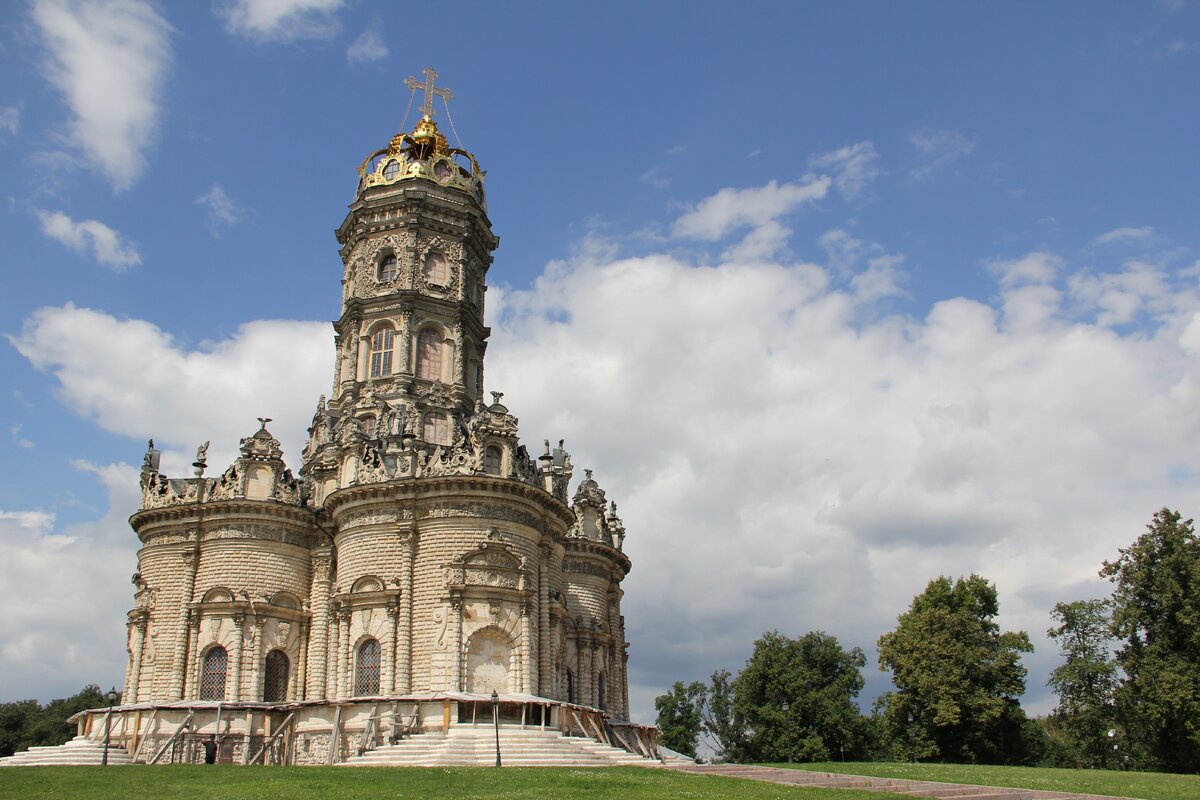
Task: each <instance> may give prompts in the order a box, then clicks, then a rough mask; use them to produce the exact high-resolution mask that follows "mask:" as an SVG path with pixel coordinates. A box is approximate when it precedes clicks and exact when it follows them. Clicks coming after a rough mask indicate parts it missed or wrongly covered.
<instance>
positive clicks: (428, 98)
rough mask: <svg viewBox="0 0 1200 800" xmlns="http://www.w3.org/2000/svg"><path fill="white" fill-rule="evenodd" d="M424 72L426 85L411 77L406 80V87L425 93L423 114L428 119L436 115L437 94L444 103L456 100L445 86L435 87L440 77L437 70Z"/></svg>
mask: <svg viewBox="0 0 1200 800" xmlns="http://www.w3.org/2000/svg"><path fill="white" fill-rule="evenodd" d="M422 71H423V72H424V73H425V82H424V83H421V82H420V81H419V80H417V79H416V78H414V77H412V76H411V75H410V76H409V77H407V78H405V79H404V85H405V86H407V87H408V88H409V89H412V90H413V91H414V92H415V91H416V90H417V89H420V90H422V91H424V92H425V102H424V103H422V104H421V114H422V115H423V116H426V117H432V116H433V114H434V111H433V96H434V95H435V94H436V95H438V96H439V97H441V98H442V101H443V102H449V101H451V100H453V99H454V95H452V94H451V93H450V90H449V89H447V88H445V87H444V86H443V87H441V88H438V87H436V86H434V85H433V82H434V80H435V79H436V78H437V76H438V74H437V70H435V69H434V68H433V67H426V68H425V69H424V70H422Z"/></svg>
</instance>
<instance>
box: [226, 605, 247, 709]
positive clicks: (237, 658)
mask: <svg viewBox="0 0 1200 800" xmlns="http://www.w3.org/2000/svg"><path fill="white" fill-rule="evenodd" d="M233 631H234V636H236V637H237V639H235V640H234V643H235V646H234V649H233V674H232V675H231V676H230V677H231V678H232V679H233V680H232V681H230V686H229V699H230V700H232V701H233V702H235V703H236V702H238V701H240V700H241V699H242V668H243V665H244V664H245V663H246V661H245V658H246V615H245V614H234V615H233Z"/></svg>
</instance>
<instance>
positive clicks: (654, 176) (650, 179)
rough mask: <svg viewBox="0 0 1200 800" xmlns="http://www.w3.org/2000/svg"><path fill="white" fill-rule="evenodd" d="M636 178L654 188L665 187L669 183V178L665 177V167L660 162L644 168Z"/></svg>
mask: <svg viewBox="0 0 1200 800" xmlns="http://www.w3.org/2000/svg"><path fill="white" fill-rule="evenodd" d="M638 180H639V181H641V182H642V183H646V184H649V185H650V186H652V187H653V188H655V189H666V188H667V187H668V186H670V185H671V179H670V178H668V177H667V168H666V167H665V166H664V165H662V164H659V165H658V166H655V167H651V168H650V169H648V170H646V171H645V172H643V173H642V174H641V175H639V176H638Z"/></svg>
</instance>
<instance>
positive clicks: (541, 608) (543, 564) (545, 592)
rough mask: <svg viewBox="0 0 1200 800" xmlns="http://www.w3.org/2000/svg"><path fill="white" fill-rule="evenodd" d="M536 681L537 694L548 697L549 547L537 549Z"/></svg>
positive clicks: (543, 545) (549, 643)
mask: <svg viewBox="0 0 1200 800" xmlns="http://www.w3.org/2000/svg"><path fill="white" fill-rule="evenodd" d="M538 556H539V558H538V636H537V644H538V647H537V650H538V679H537V682H536V683H535V684H534V685H535V686H537V694H538V695H540V696H542V697H549V696H550V687H549V685H548V683H549V680H550V647H551V645H552V644H553V642H552V641H551V638H550V545H548V544H544V543H543V544H542V545H540V546H539V547H538Z"/></svg>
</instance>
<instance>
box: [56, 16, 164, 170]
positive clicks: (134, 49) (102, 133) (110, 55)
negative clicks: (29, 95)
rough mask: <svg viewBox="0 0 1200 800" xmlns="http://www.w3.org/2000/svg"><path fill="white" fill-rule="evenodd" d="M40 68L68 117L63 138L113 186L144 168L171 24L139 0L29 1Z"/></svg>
mask: <svg viewBox="0 0 1200 800" xmlns="http://www.w3.org/2000/svg"><path fill="white" fill-rule="evenodd" d="M33 18H34V21H35V22H36V23H37V26H38V28H39V30H40V31H41V35H42V40H43V42H44V44H45V47H46V58H45V61H44V71H45V73H46V77H47V78H48V79H49V80H50V82H51V83H53V84H54V86H55V88H57V89H58V90H59V91H60V92H61V93H62V94H63V96H64V98H65V99H66V102H67V105H68V107H69V108H70V109H71V113H72V114H73V119H72V120H71V122H70V124H69V126H68V133H67V139H68V141H69V142H70V144H71V145H72V146H73V147H74V148H76V149H77V150H79V151H80V152H81V153H82V154H83V155H84V156H85V160H86V163H89V164H90V163H93V162H94V164H95V167H96V169H98V170H99V171H100V172H101V173H102V174H103V175H104V176H105V178H107V179H108V181H109V182H110V183H111V184H112V186H113V188H115V189H117V190H118V191H119V190H123V189H127V188H129V187H130V186H131V185H132V184H133V182H134V181H135V180H136V179H137V178H138V176H140V175H141V173H142V172H143V170H145V168H146V156H145V151H146V150H147V149H148V148H149V147H150V145H151V143H152V142H153V140H154V138H155V135H156V133H157V130H158V124H159V115H160V109H159V101H160V95H161V94H162V88H163V83H164V82H165V80H166V75H167V71H168V69H169V67H170V63H171V46H170V33H171V27H170V25H168V24H167V21H166V20H165V19H164V18H163V17H162V15H161V14H160V13H159V12H158V10H157V9H156V8H155V7H154V6H153V5H151V4H150V3H146V2H138V0H36V2H34V4H33Z"/></svg>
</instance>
